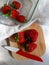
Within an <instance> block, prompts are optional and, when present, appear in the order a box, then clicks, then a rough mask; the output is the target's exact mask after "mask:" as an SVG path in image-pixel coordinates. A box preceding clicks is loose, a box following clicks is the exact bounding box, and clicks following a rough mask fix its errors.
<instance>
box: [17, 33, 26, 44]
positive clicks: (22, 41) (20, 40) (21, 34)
mask: <svg viewBox="0 0 49 65" xmlns="http://www.w3.org/2000/svg"><path fill="white" fill-rule="evenodd" d="M18 36H19V42H18V43H19V44H24V43H25V38H24V32H19V33H18Z"/></svg>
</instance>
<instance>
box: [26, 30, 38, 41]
mask: <svg viewBox="0 0 49 65" xmlns="http://www.w3.org/2000/svg"><path fill="white" fill-rule="evenodd" d="M25 35H26V36H29V37H30V38H31V39H32V41H33V42H35V41H36V40H37V38H38V32H37V31H36V30H35V29H30V30H27V31H25Z"/></svg>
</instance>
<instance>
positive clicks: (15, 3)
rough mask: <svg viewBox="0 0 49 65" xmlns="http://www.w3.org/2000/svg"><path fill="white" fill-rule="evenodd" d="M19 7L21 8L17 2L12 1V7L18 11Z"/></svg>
mask: <svg viewBox="0 0 49 65" xmlns="http://www.w3.org/2000/svg"><path fill="white" fill-rule="evenodd" d="M20 6H21V4H20V3H19V2H18V1H13V2H12V7H14V8H16V9H19V8H20Z"/></svg>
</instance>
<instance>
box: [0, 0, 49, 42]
mask: <svg viewBox="0 0 49 65" xmlns="http://www.w3.org/2000/svg"><path fill="white" fill-rule="evenodd" d="M47 1H48V0H39V4H38V7H37V9H36V13H35V17H37V18H38V17H40V18H41V19H40V24H41V23H43V22H44V24H45V23H46V24H47V23H48V24H49V22H48V21H46V20H47V19H46V18H48V16H49V5H48V4H49V2H47ZM48 20H49V19H48ZM17 31H18V30H17V26H12V27H9V26H5V25H2V24H0V41H1V40H3V39H6V38H8V37H10V36H11V35H12V34H14V33H16V32H17Z"/></svg>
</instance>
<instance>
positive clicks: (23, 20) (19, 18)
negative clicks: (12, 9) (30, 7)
mask: <svg viewBox="0 0 49 65" xmlns="http://www.w3.org/2000/svg"><path fill="white" fill-rule="evenodd" d="M16 20H18V21H19V22H21V23H23V22H25V16H23V15H19V16H17V17H16Z"/></svg>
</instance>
